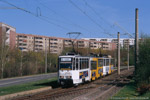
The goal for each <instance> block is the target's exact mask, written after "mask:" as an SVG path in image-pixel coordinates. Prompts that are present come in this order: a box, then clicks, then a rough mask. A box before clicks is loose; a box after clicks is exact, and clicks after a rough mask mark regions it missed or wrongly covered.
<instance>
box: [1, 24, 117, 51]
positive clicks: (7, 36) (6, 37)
mask: <svg viewBox="0 0 150 100" xmlns="http://www.w3.org/2000/svg"><path fill="white" fill-rule="evenodd" d="M4 41H5V44H6V45H8V46H9V47H10V48H15V47H17V48H18V49H20V50H22V51H24V52H27V51H35V52H40V51H47V52H49V53H55V54H61V52H62V51H63V49H64V48H66V47H72V43H73V44H74V46H75V48H90V49H100V48H101V49H103V50H115V49H116V44H115V43H112V42H108V41H93V40H86V39H69V38H59V37H49V36H41V35H33V34H23V33H16V29H15V28H13V27H11V26H9V25H6V24H4V23H0V42H1V43H2V42H3V43H4Z"/></svg>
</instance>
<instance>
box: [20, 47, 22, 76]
mask: <svg viewBox="0 0 150 100" xmlns="http://www.w3.org/2000/svg"><path fill="white" fill-rule="evenodd" d="M20 71H21V76H22V48H21V64H20Z"/></svg>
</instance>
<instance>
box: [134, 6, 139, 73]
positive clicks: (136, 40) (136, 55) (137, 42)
mask: <svg viewBox="0 0 150 100" xmlns="http://www.w3.org/2000/svg"><path fill="white" fill-rule="evenodd" d="M138 35H139V34H138V8H136V10H135V72H136V69H137V64H138V55H139V41H138Z"/></svg>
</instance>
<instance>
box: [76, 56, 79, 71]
mask: <svg viewBox="0 0 150 100" xmlns="http://www.w3.org/2000/svg"><path fill="white" fill-rule="evenodd" d="M78 65H79V64H78V58H76V70H78Z"/></svg>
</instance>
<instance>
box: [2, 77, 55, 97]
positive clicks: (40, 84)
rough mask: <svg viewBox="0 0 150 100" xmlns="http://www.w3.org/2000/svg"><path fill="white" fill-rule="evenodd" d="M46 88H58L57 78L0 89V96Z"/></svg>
mask: <svg viewBox="0 0 150 100" xmlns="http://www.w3.org/2000/svg"><path fill="white" fill-rule="evenodd" d="M48 86H52V87H53V88H56V87H58V84H57V78H52V79H44V80H40V81H36V82H30V83H26V84H21V85H13V86H9V87H1V88H0V96H2V95H7V94H12V93H17V92H22V91H27V90H33V89H38V88H42V87H48Z"/></svg>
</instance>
